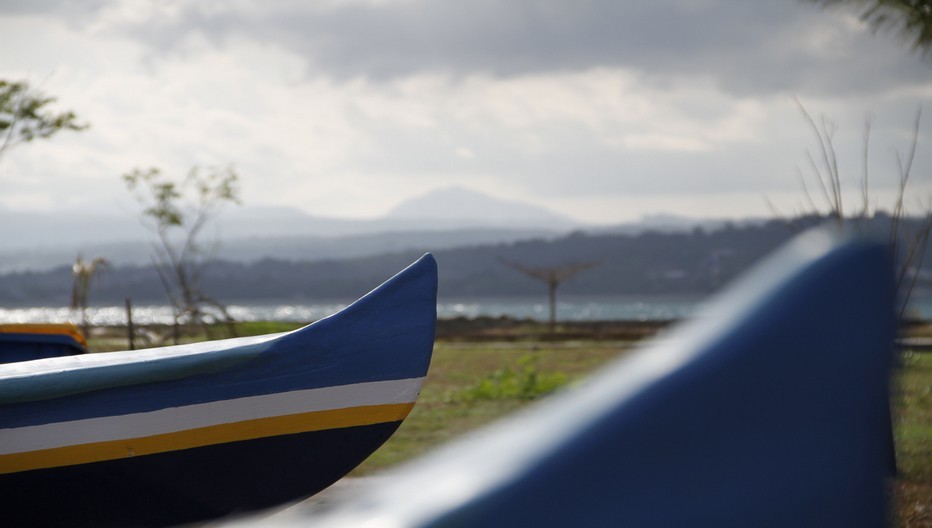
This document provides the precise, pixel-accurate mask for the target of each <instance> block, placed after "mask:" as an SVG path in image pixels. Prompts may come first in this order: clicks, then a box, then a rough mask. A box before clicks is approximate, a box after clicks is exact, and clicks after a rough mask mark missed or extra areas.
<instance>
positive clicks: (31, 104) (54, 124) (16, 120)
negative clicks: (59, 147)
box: [0, 79, 88, 156]
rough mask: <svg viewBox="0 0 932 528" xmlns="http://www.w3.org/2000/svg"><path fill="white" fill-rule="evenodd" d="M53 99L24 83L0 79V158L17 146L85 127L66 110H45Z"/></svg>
mask: <svg viewBox="0 0 932 528" xmlns="http://www.w3.org/2000/svg"><path fill="white" fill-rule="evenodd" d="M55 100H56V99H55V98H54V97H48V96H46V95H44V94H42V93H41V92H39V91H37V90H34V89H32V88H30V86H29V83H27V82H26V81H16V82H12V81H7V80H4V79H0V156H2V155H3V153H4V152H5V151H6V150H7V149H9V148H10V147H12V146H14V145H17V144H19V143H25V142H28V141H32V140H34V139H36V138H42V139H44V138H48V137H51V136H52V135H54V134H56V133H57V132H59V131H61V130H84V129H86V128H87V127H88V125H87V123H80V122H79V121H78V118H77V116H76V115H75V114H74V112H72V111H70V110H69V111H65V112H61V113H54V112H51V111H49V110H48V109H47V107H48V105H50V104H51V103H53V102H55Z"/></svg>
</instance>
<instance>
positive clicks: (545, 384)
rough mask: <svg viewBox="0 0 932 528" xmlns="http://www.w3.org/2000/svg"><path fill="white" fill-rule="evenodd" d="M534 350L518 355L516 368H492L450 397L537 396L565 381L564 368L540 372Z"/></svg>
mask: <svg viewBox="0 0 932 528" xmlns="http://www.w3.org/2000/svg"><path fill="white" fill-rule="evenodd" d="M539 363H540V361H539V358H538V355H537V354H536V353H535V352H531V353H528V354H525V355H523V356H521V357H520V358H518V361H517V362H516V365H515V367H514V368H512V367H505V368H501V369H498V370H496V371H495V372H492V373H491V374H489V375H488V376H486V377H485V378H482V379H480V380H478V381H477V382H475V383H473V384H472V385H470V386H468V387H466V388H463V389H460V390H458V391H456V392H455V393H454V394H452V395H451V397H449V398H448V399H449V400H463V401H475V400H534V399H537V398H540V397H541V396H544V395H546V394H549V393H551V392H553V391H555V390H557V389H559V388H560V387H562V386H564V385H566V382H567V377H566V374H564V373H563V372H541V370H540V365H539Z"/></svg>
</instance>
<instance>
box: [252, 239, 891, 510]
mask: <svg viewBox="0 0 932 528" xmlns="http://www.w3.org/2000/svg"><path fill="white" fill-rule="evenodd" d="M888 253H889V252H888V249H887V248H886V247H885V246H883V245H880V244H873V243H869V242H863V241H844V240H839V239H838V238H836V237H834V236H831V235H828V234H826V233H823V232H817V233H810V234H808V235H806V236H804V237H802V238H800V239H798V240H795V241H794V242H793V243H792V244H790V245H789V247H787V248H785V249H784V250H783V251H782V252H780V253H779V254H777V255H776V256H775V257H773V258H772V259H771V260H769V261H767V262H766V263H764V264H763V265H762V267H760V268H758V269H757V270H756V271H754V272H753V273H752V274H751V275H750V276H747V277H745V278H744V279H743V280H741V281H740V282H739V283H738V284H736V285H735V286H733V287H732V288H731V289H730V290H729V291H727V292H725V293H724V295H723V296H722V297H720V298H719V299H718V300H716V301H714V302H713V303H712V304H711V305H709V306H707V308H706V310H705V311H704V312H702V313H701V314H700V315H699V316H698V317H697V318H696V319H695V320H693V321H691V322H688V323H686V324H685V325H684V326H682V327H679V328H677V329H674V330H673V331H672V332H671V333H670V334H668V335H665V336H663V337H662V338H661V339H660V340H659V341H655V342H654V343H652V344H651V345H649V346H647V347H645V348H643V349H641V350H639V351H636V352H634V353H633V354H632V355H629V356H626V357H624V358H622V359H621V360H620V361H618V362H617V363H615V364H612V365H610V366H609V367H607V368H606V369H605V370H603V371H602V372H601V373H599V374H598V375H596V376H595V377H594V378H592V379H590V380H589V381H588V382H587V383H585V384H583V385H582V386H580V387H577V388H574V389H571V390H569V391H567V392H565V393H562V394H559V395H556V396H554V397H552V398H550V399H549V400H546V401H544V402H541V404H540V405H538V406H536V407H534V408H532V409H530V410H529V411H527V412H525V413H522V414H520V415H518V416H517V417H514V418H511V419H508V420H506V421H504V422H502V423H500V424H497V425H493V426H492V427H490V428H488V429H486V430H484V431H482V432H480V433H478V434H476V435H473V436H470V437H468V438H465V439H463V440H462V441H460V442H457V443H455V444H453V445H450V446H448V447H446V448H443V449H441V450H439V451H438V452H436V453H434V454H432V455H430V456H428V457H425V458H423V459H421V460H418V461H415V462H414V463H412V464H410V465H408V466H407V467H404V468H401V469H399V470H397V471H396V472H395V473H391V474H388V475H385V477H384V478H381V479H378V480H376V481H375V483H374V484H373V485H370V486H369V487H366V486H363V487H362V488H361V489H357V490H355V493H356V494H353V493H351V494H350V496H343V497H340V496H336V497H330V501H329V502H328V504H327V507H326V508H325V509H323V511H319V510H315V509H314V508H313V507H312V506H310V507H307V508H306V509H302V508H297V507H296V508H292V509H290V510H287V511H285V512H281V513H279V514H277V515H276V516H275V517H274V522H272V523H270V524H271V525H274V526H277V527H285V526H315V527H317V528H320V527H345V526H405V527H412V526H443V527H461V526H463V527H472V526H631V527H643V526H654V527H659V526H663V527H681V526H714V527H742V528H743V527H748V526H755V527H760V526H773V527H777V526H793V527H813V528H815V527H818V528H824V527H827V526H845V527H876V526H885V525H886V524H887V521H888V519H889V517H888V516H887V511H886V498H887V490H886V489H885V478H886V477H887V476H888V475H889V474H890V471H891V470H892V468H893V463H892V453H893V451H892V435H891V428H890V425H891V423H890V415H889V402H888V391H889V384H888V380H889V375H890V369H891V363H892V359H893V348H892V344H893V337H894V329H895V319H894V310H893V306H894V304H893V285H892V284H893V281H892V273H891V270H892V268H891V266H890V264H889V262H888ZM357 494H358V495H357ZM240 524H241V525H243V526H256V525H258V526H262V525H264V524H263V523H262V522H261V519H247V520H245V522H242V523H240Z"/></svg>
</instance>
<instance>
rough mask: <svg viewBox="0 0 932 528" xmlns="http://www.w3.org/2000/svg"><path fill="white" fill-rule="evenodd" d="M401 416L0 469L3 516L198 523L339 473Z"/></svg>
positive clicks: (301, 490) (23, 520)
mask: <svg viewBox="0 0 932 528" xmlns="http://www.w3.org/2000/svg"><path fill="white" fill-rule="evenodd" d="M400 424H401V422H400V421H395V422H386V423H377V424H371V425H362V426H358V427H343V428H337V429H327V430H322V431H311V432H305V433H298V434H290V435H280V436H272V437H266V438H258V439H255V440H246V441H240V442H230V443H223V444H215V445H210V446H204V447H199V448H195V449H187V450H181V451H168V452H165V453H159V454H155V455H149V456H144V457H138V458H122V459H116V460H108V461H104V462H96V463H91V464H78V465H72V466H64V467H56V468H48V469H42V470H37V471H27V472H20V473H13V474H7V475H2V476H0V488H2V489H3V490H4V499H3V501H4V502H5V503H7V504H17V505H18V506H17V508H15V509H13V510H12V511H11V510H9V509H8V510H6V511H5V514H4V516H5V518H6V519H5V521H4V523H9V524H8V525H9V526H168V525H172V524H176V523H178V521H179V519H183V520H184V521H183V522H195V521H199V520H204V519H212V518H216V517H221V516H225V515H231V514H236V513H240V512H248V511H252V510H257V509H263V508H269V507H272V506H275V505H277V504H281V503H283V502H289V501H294V500H298V499H300V498H302V497H306V496H308V495H312V494H314V493H317V492H318V491H321V490H323V489H324V488H326V487H327V486H329V485H330V484H332V483H333V482H335V481H337V480H339V479H340V478H341V477H342V476H344V475H346V474H347V473H348V472H349V471H351V470H352V469H353V468H354V467H356V466H357V465H358V464H359V463H360V462H362V461H363V460H365V459H366V458H367V457H368V456H369V455H370V454H371V453H372V452H373V451H375V450H376V449H377V448H378V447H379V446H380V445H382V443H384V442H385V441H386V440H387V439H388V438H389V437H390V436H391V435H392V433H394V432H395V430H396V429H397V428H398V426H399V425H400ZM335 454H339V456H335ZM233 461H235V463H233ZM244 482H248V484H247V485H244Z"/></svg>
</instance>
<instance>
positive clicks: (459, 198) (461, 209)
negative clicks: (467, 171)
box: [386, 186, 579, 228]
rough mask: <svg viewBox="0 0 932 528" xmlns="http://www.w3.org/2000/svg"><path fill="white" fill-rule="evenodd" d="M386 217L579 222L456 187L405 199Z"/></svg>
mask: <svg viewBox="0 0 932 528" xmlns="http://www.w3.org/2000/svg"><path fill="white" fill-rule="evenodd" d="M386 218H390V219H407V220H415V219H424V220H440V221H445V222H466V223H470V224H473V225H489V224H496V225H502V224H506V225H512V226H515V225H522V226H527V225H535V226H537V227H560V228H565V227H571V226H575V225H578V224H579V222H577V221H575V220H573V219H571V218H568V217H565V216H562V215H560V214H557V213H555V212H553V211H550V210H549V209H547V208H545V207H540V206H536V205H532V204H529V203H525V202H518V201H510V200H502V199H499V198H494V197H492V196H489V195H488V194H485V193H482V192H480V191H476V190H474V189H468V188H465V187H457V186H454V187H443V188H440V189H435V190H433V191H430V192H428V193H426V194H423V195H421V196H417V197H415V198H411V199H409V200H406V201H404V202H402V203H401V204H399V205H397V206H396V207H395V208H393V209H392V210H391V211H389V213H388V214H387V215H386Z"/></svg>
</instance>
